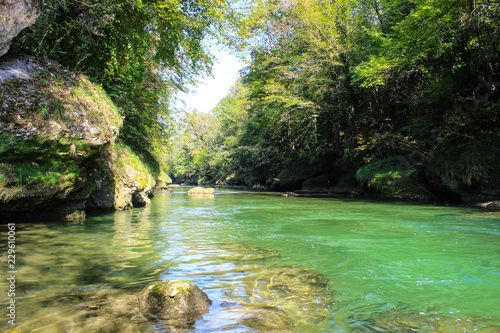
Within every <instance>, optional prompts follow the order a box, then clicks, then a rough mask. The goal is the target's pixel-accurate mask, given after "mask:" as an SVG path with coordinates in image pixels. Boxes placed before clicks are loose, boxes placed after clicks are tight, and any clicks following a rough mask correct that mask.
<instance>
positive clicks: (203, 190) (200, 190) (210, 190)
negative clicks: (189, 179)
mask: <svg viewBox="0 0 500 333" xmlns="http://www.w3.org/2000/svg"><path fill="white" fill-rule="evenodd" d="M214 192H215V189H213V188H203V187H193V188H191V189H189V190H188V191H187V194H214Z"/></svg>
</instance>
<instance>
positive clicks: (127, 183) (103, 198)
mask: <svg viewBox="0 0 500 333" xmlns="http://www.w3.org/2000/svg"><path fill="white" fill-rule="evenodd" d="M92 174H94V175H97V176H98V177H96V178H95V191H94V192H93V193H92V194H91V195H90V197H89V199H88V200H87V202H86V208H87V209H90V210H101V211H111V210H125V209H131V208H133V207H144V206H149V205H150V204H151V200H150V199H149V198H150V197H152V196H153V191H154V187H155V180H154V179H153V177H152V176H151V174H150V172H149V170H148V168H147V167H146V165H145V164H144V163H143V162H142V161H141V159H140V158H139V157H138V156H137V155H136V154H134V152H133V151H132V150H131V149H130V148H129V147H128V146H126V145H124V144H123V143H122V142H121V141H117V142H116V144H115V145H113V146H110V147H108V148H106V149H105V150H104V151H103V153H102V156H101V158H100V160H99V163H96V164H95V166H94V168H93V171H92Z"/></svg>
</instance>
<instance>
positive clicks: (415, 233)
mask: <svg viewBox="0 0 500 333" xmlns="http://www.w3.org/2000/svg"><path fill="white" fill-rule="evenodd" d="M185 191H186V189H184V188H179V189H176V190H175V191H174V192H171V193H168V192H159V193H157V194H156V196H155V198H154V199H153V205H152V206H151V207H149V208H143V209H134V210H133V211H125V212H116V213H111V214H106V215H100V216H96V217H91V218H89V219H87V220H86V221H85V222H84V223H69V224H57V223H52V224H50V223H49V224H40V223H34V224H21V223H17V225H16V227H17V244H16V245H17V247H16V251H17V263H16V264H17V267H16V268H17V275H16V278H17V280H16V296H17V307H16V311H17V312H16V319H17V323H18V324H22V323H23V322H27V321H29V320H31V321H36V320H38V319H37V318H39V317H40V313H42V314H43V313H46V312H47V311H49V309H50V308H53V307H57V306H59V307H61V304H62V305H64V304H75V303H78V301H79V296H78V295H80V294H81V293H82V292H83V291H88V290H99V289H105V288H111V289H113V290H119V291H122V292H123V293H133V292H136V291H138V290H140V289H142V288H143V287H145V286H146V285H147V284H148V282H151V281H154V280H158V279H184V280H190V281H193V282H195V283H197V284H198V285H199V286H200V287H201V288H202V289H203V290H205V292H206V293H207V294H208V296H209V297H210V298H211V299H212V300H213V304H212V306H211V311H210V313H208V314H206V315H205V316H203V318H201V319H199V320H197V321H196V322H195V324H194V325H193V326H191V327H188V328H185V330H184V331H194V332H219V331H229V332H252V331H255V332H257V331H296V332H319V331H330V332H372V331H373V332H377V331H388V332H391V331H409V332H410V331H430V332H432V331H442V332H473V331H478V332H500V302H499V299H500V246H499V245H500V244H499V239H500V230H499V228H500V213H498V212H488V211H483V210H476V209H470V208H456V207H438V206H429V205H416V204H408V203H394V202H391V203H382V202H369V201H354V200H341V199H329V198H328V199H327V198H324V199H321V198H304V197H280V196H278V195H266V194H259V193H249V192H237V191H217V192H216V193H215V195H214V196H210V195H205V196H188V195H186V194H185ZM2 237H3V239H6V238H7V236H6V229H5V228H3V229H2ZM1 250H2V267H3V271H4V272H6V271H7V269H6V261H7V258H6V253H5V250H6V245H5V242H4V241H2V242H1ZM294 268H295V271H294ZM287 270H288V271H293V272H298V271H299V270H300V272H308V274H309V273H310V274H313V275H312V276H313V277H308V278H310V279H311V281H316V279H319V278H322V277H324V278H327V279H328V281H329V282H328V283H327V284H326V285H314V286H313V288H316V289H307V290H305V291H303V292H297V290H298V289H293V288H296V287H293V288H292V287H291V286H290V285H287V283H286V282H284V283H281V284H280V285H279V288H282V289H280V290H281V291H280V292H282V294H283V295H285V294H286V296H287V297H288V298H286V302H283V299H281V298H280V295H281V294H280V293H277V292H275V291H273V290H274V289H272V288H271V289H270V288H269V286H271V284H272V283H273V282H272V281H273V279H276V276H278V277H279V276H282V275H280V274H281V272H285V271H287ZM314 274H317V276H318V277H317V278H316V277H314ZM267 278H269V280H268V282H265V281H264V280H265V279H267ZM291 279H292V280H293V279H295V281H298V280H297V278H295V277H291ZM299 280H300V278H299ZM269 281H271V282H269ZM300 281H305V280H300ZM300 281H299V282H300ZM301 283H302V282H301ZM0 286H1V287H2V292H3V293H4V295H2V298H1V299H2V304H1V305H2V308H1V311H0V312H1V314H2V321H1V322H0V328H6V329H8V328H11V327H9V325H8V324H7V323H6V322H7V320H6V319H5V318H6V310H5V308H6V304H7V303H6V297H4V296H7V293H6V290H7V289H8V287H7V284H6V282H5V280H3V281H1V282H0ZM272 286H275V285H272ZM266 288H267V289H266ZM4 290H5V291H4ZM82 290H83V291H82ZM268 291H269V293H268ZM322 292H324V293H325V294H324V295H333V302H327V301H325V299H326V298H324V297H323V296H322V294H321V293H322ZM287 293H288V294H287ZM294 293H295V294H296V295H292V296H291V295H290V294H294ZM320 294H321V295H320ZM323 301H324V302H323ZM311 306H313V307H312V308H311ZM270 308H273V309H280V310H279V311H281V310H283V312H280V313H278V314H277V312H276V311H278V310H273V311H275V312H273V314H272V315H269V314H266V312H265V311H268V310H269V309H270ZM262 309H264V310H265V311H264V310H262ZM323 310H324V311H323ZM44 311H45V312H44ZM262 311H264V312H262ZM311 311H312V312H313V313H310V312H311ZM276 316H277V317H276ZM56 317H58V316H56ZM59 317H60V316H59ZM40 318H43V316H41V317H40ZM276 318H278V319H279V320H278V321H276ZM283 318H285V319H283ZM266 320H267V321H269V322H271V321H272V323H271V324H269V323H266V322H265V321H266ZM47 321H48V319H47ZM36 325H38V327H41V330H39V331H40V332H43V331H44V329H43V327H48V326H44V325H49V324H47V323H46V322H43V320H42V319H40V322H39V323H37V324H36ZM269 325H270V326H269ZM273 325H275V326H273ZM279 325H282V327H281V326H279ZM74 326H75V327H77V326H78V324H77V323H76V324H74ZM150 327H151V328H152V330H156V331H169V330H168V329H166V328H164V326H162V325H161V324H159V323H155V322H152V323H150ZM162 327H163V328H162ZM75 329H76V328H75ZM47 331H48V330H47ZM55 331H57V330H55ZM173 331H175V330H173ZM184 331H183V332H184Z"/></svg>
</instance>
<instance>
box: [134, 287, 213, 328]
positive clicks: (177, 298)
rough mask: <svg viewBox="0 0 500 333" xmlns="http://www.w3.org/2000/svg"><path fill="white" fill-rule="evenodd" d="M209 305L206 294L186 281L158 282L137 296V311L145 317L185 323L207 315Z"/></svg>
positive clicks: (210, 302)
mask: <svg viewBox="0 0 500 333" xmlns="http://www.w3.org/2000/svg"><path fill="white" fill-rule="evenodd" d="M210 304H212V301H211V300H210V299H209V298H208V296H207V294H205V293H204V292H203V291H202V290H201V289H200V288H199V287H198V286H197V285H195V284H194V283H192V282H188V281H180V280H169V281H158V282H155V283H153V284H151V285H149V286H148V287H146V288H144V290H143V291H142V293H141V294H140V295H139V309H140V310H141V311H142V312H143V313H144V314H145V315H149V316H153V317H157V318H160V319H167V320H168V319H173V320H180V321H181V322H187V323H189V322H193V321H194V320H195V319H196V318H199V317H201V316H202V315H203V314H205V313H207V312H208V311H209V306H210Z"/></svg>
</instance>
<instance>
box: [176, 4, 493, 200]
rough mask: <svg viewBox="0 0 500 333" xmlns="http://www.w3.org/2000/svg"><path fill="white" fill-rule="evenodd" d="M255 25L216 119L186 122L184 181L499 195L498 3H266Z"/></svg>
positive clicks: (179, 166) (180, 145)
mask: <svg viewBox="0 0 500 333" xmlns="http://www.w3.org/2000/svg"><path fill="white" fill-rule="evenodd" d="M248 24H249V25H250V26H251V29H250V30H251V31H252V33H253V40H252V43H251V47H250V49H251V62H250V64H249V66H248V67H247V68H246V70H245V73H244V75H243V76H242V78H241V82H239V83H238V84H237V85H236V86H235V88H234V90H233V91H232V92H231V93H230V94H229V95H228V96H227V97H226V98H225V99H224V100H222V101H221V102H220V104H219V106H217V107H216V108H215V109H214V110H213V112H212V114H211V115H204V114H196V113H192V114H188V115H187V116H186V117H187V122H186V124H187V125H185V126H186V127H184V128H183V129H182V134H181V138H182V140H176V141H175V142H176V143H177V144H176V149H177V150H176V152H177V154H176V155H174V157H173V162H174V169H173V171H174V172H173V176H174V177H175V178H177V179H181V180H183V181H191V182H195V183H196V182H198V183H203V182H209V183H219V184H223V183H227V182H229V181H231V182H232V183H239V184H245V185H249V186H258V185H263V186H266V187H271V188H275V189H294V190H296V189H301V187H302V186H303V184H305V183H304V182H305V181H307V180H308V179H314V178H315V177H320V176H321V175H328V174H330V175H331V174H332V173H334V174H337V177H333V178H336V179H333V181H332V185H335V184H334V183H335V182H336V183H337V184H338V182H339V181H340V182H341V185H342V184H345V183H349V182H350V183H352V179H354V178H357V180H358V183H359V184H361V185H363V186H364V187H365V188H368V189H373V190H375V191H379V192H382V193H385V194H387V195H389V196H392V197H394V196H396V197H408V198H420V197H429V196H431V197H434V198H437V197H439V198H443V199H446V200H451V199H456V200H466V201H467V200H472V201H474V200H477V201H481V200H486V199H491V198H495V197H498V195H499V194H500V193H498V189H499V188H500V186H499V185H500V173H499V170H500V167H499V166H500V165H499V161H500V146H499V145H498V142H500V135H499V132H498V129H499V128H500V126H499V125H500V104H499V97H500V92H499V88H500V84H499V82H500V76H499V75H500V52H499V51H500V50H499V48H498V45H499V44H500V36H499V33H500V6H499V4H498V3H493V2H489V1H484V2H472V1H439V2H436V1H430V0H415V1H363V0H360V1H350V0H341V1H335V2H325V1H321V0H315V1H305V0H297V1H290V2H288V1H283V2H277V1H262V2H259V3H258V5H256V6H255V8H254V9H253V12H252V18H251V19H250V20H249V21H248ZM222 110H224V111H222ZM221 112H222V114H221ZM191 123H196V124H197V125H194V126H192V125H190V124H191ZM200 124H202V125H200ZM228 124H229V125H228ZM495 142H496V143H495ZM330 178H332V177H330ZM330 187H331V188H332V189H333V190H334V186H330Z"/></svg>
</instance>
